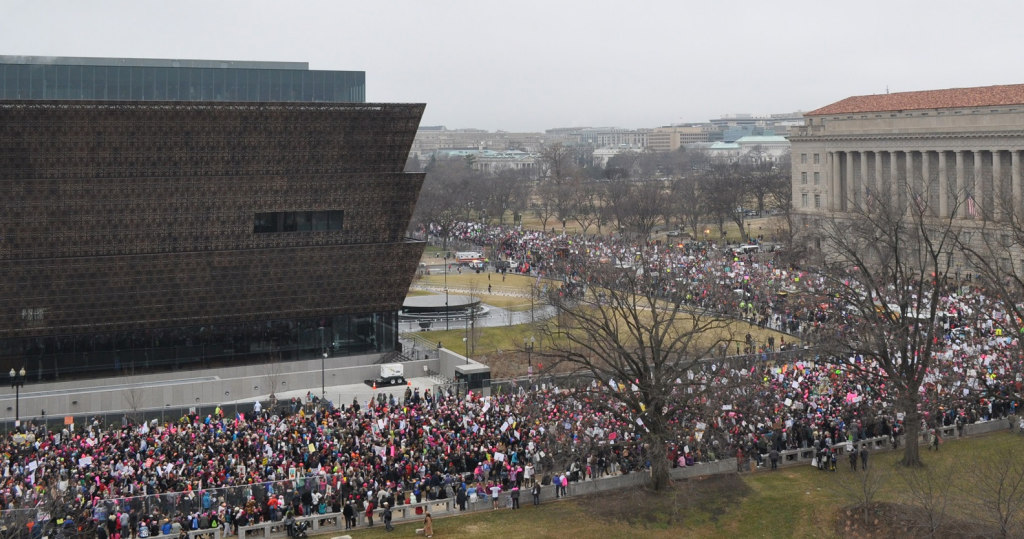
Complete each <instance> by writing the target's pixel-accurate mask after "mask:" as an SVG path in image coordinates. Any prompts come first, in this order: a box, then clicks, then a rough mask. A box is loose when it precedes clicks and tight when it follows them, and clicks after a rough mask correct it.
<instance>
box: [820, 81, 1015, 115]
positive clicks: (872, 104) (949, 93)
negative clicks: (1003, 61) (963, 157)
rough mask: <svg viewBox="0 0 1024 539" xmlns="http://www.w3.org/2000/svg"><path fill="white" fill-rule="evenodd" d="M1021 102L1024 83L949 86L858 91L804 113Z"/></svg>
mask: <svg viewBox="0 0 1024 539" xmlns="http://www.w3.org/2000/svg"><path fill="white" fill-rule="evenodd" d="M1021 104H1024V84H1006V85H1001V86H981V87H978V88H949V89H946V90H924V91H920V92H897V93H894V94H876V95H857V96H853V97H847V98H846V99H844V100H842V101H836V102H835V103H832V104H831V105H826V106H824V107H821V108H820V109H817V110H812V111H811V112H808V113H806V114H804V115H805V116H822V115H826V114H850V113H854V112H881V111H894V110H920V109H952V108H960V107H991V106H997V105H1021Z"/></svg>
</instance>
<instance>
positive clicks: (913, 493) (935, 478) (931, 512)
mask: <svg viewBox="0 0 1024 539" xmlns="http://www.w3.org/2000/svg"><path fill="white" fill-rule="evenodd" d="M960 471H961V470H960V469H959V468H958V467H957V466H955V465H945V466H942V467H934V466H933V467H928V468H903V469H900V470H899V471H898V473H897V476H898V477H899V479H900V481H901V482H902V483H903V485H904V487H905V488H904V490H903V492H905V496H906V501H907V502H908V503H910V504H912V505H914V506H916V507H918V508H920V509H921V513H920V515H921V517H923V518H921V519H913V520H912V521H910V522H908V523H907V524H908V525H910V526H912V527H914V528H917V529H920V530H921V531H922V532H923V534H924V535H925V536H927V537H936V536H937V534H938V533H939V530H940V529H941V528H942V526H943V524H944V523H945V522H946V518H947V516H948V514H947V512H948V511H949V509H950V505H951V504H952V503H954V502H955V496H956V495H957V493H956V492H954V491H953V485H954V484H955V483H956V482H957V476H958V475H959V473H960Z"/></svg>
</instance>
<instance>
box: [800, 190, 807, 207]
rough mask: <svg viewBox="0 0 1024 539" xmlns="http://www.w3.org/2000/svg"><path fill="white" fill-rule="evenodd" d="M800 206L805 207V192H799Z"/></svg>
mask: <svg viewBox="0 0 1024 539" xmlns="http://www.w3.org/2000/svg"><path fill="white" fill-rule="evenodd" d="M800 207H802V208H806V207H807V193H801V194H800Z"/></svg>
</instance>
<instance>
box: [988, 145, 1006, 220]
mask: <svg viewBox="0 0 1024 539" xmlns="http://www.w3.org/2000/svg"><path fill="white" fill-rule="evenodd" d="M989 153H991V154H992V219H993V220H995V221H1002V220H1003V215H1005V212H1004V211H1003V209H1004V208H1003V206H1004V205H1005V204H1006V203H1007V201H1006V200H1005V199H1004V198H1003V164H1002V163H1001V161H1002V159H1001V158H1000V157H1001V155H1000V154H1002V151H1000V150H992V151H991V152H989Z"/></svg>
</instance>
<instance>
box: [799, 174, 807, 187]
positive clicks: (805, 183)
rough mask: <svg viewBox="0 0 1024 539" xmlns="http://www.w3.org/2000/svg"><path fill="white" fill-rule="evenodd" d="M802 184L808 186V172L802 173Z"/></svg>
mask: <svg viewBox="0 0 1024 539" xmlns="http://www.w3.org/2000/svg"><path fill="white" fill-rule="evenodd" d="M800 183H802V184H804V185H807V173H806V172H801V173H800Z"/></svg>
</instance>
